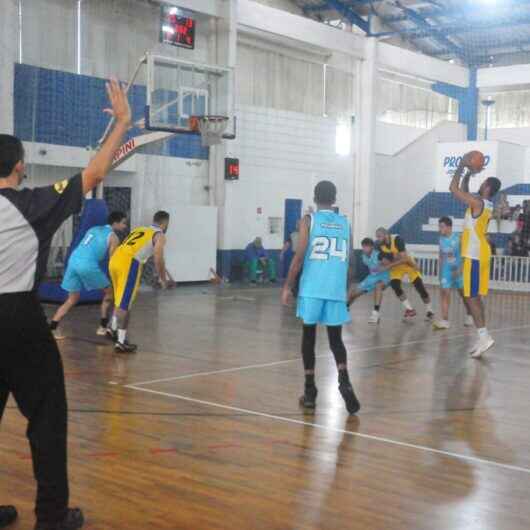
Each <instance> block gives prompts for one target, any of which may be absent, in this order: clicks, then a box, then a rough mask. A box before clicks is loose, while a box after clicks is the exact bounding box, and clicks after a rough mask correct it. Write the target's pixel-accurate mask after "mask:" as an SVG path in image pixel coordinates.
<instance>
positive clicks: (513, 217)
mask: <svg viewBox="0 0 530 530" xmlns="http://www.w3.org/2000/svg"><path fill="white" fill-rule="evenodd" d="M522 212H523V208H522V207H521V205H520V204H518V205H517V206H515V207H514V208H512V215H511V220H512V221H517V220H518V219H519V216H520V215H521V213H522Z"/></svg>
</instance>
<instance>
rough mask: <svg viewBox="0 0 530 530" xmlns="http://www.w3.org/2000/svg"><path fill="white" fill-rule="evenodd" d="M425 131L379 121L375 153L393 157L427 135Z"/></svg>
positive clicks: (376, 131) (376, 130)
mask: <svg viewBox="0 0 530 530" xmlns="http://www.w3.org/2000/svg"><path fill="white" fill-rule="evenodd" d="M425 132H426V131H425V129H420V128H419V127H407V126H405V125H395V124H393V123H385V122H382V121H378V122H377V124H376V129H375V152H376V153H378V154H380V155H390V156H393V155H395V154H397V153H398V152H399V151H401V150H402V149H404V148H405V147H407V146H408V145H409V144H410V143H412V142H414V141H415V140H417V139H418V138H419V137H420V136H422V135H424V134H425Z"/></svg>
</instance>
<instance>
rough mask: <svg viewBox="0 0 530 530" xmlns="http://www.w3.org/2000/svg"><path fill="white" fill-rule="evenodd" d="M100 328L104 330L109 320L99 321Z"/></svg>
mask: <svg viewBox="0 0 530 530" xmlns="http://www.w3.org/2000/svg"><path fill="white" fill-rule="evenodd" d="M99 323H100V325H101V327H102V328H106V327H107V326H108V325H109V319H108V318H102V319H101V320H100V321H99Z"/></svg>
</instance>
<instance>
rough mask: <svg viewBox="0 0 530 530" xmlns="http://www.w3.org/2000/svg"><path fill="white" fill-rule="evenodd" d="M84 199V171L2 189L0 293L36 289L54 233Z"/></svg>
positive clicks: (0, 210) (46, 260) (43, 270)
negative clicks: (51, 181)
mask: <svg viewBox="0 0 530 530" xmlns="http://www.w3.org/2000/svg"><path fill="white" fill-rule="evenodd" d="M82 203H83V182H82V177H81V174H78V175H75V176H74V177H72V178H71V179H69V180H63V181H60V182H56V183H55V184H54V185H52V186H45V187H40V188H35V189H23V190H20V191H19V190H15V189H10V188H6V189H0V296H1V295H3V294H8V293H25V292H32V291H35V290H36V289H37V287H38V285H39V282H40V281H41V280H42V278H43V276H44V274H45V272H46V265H47V262H48V255H49V253H50V246H51V242H52V238H53V235H54V234H55V232H56V231H57V230H58V228H59V227H60V226H61V224H62V223H63V222H64V221H65V220H66V219H68V217H70V216H71V215H72V214H75V213H78V212H79V211H80V210H81V206H82Z"/></svg>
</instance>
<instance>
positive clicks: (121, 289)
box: [109, 226, 162, 311]
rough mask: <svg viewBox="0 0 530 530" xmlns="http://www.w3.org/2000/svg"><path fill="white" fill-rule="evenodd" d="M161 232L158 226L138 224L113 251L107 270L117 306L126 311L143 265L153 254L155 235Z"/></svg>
mask: <svg viewBox="0 0 530 530" xmlns="http://www.w3.org/2000/svg"><path fill="white" fill-rule="evenodd" d="M161 233H162V229H161V228H160V227H158V226H139V227H138V228H135V229H134V230H133V231H132V232H131V233H130V234H129V237H127V239H126V240H125V241H124V242H123V243H122V244H121V245H120V246H119V247H118V248H117V249H116V252H114V255H113V256H112V258H111V260H110V264H109V271H110V277H111V279H112V286H113V288H114V304H115V305H116V307H117V308H120V309H123V310H125V311H128V310H129V309H130V308H131V306H132V304H133V303H134V301H135V299H136V294H137V292H138V287H139V286H140V279H141V277H142V270H143V266H144V264H145V262H146V261H147V260H148V259H149V258H150V257H151V256H152V255H153V252H154V248H155V239H156V236H157V235H158V234H161Z"/></svg>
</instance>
